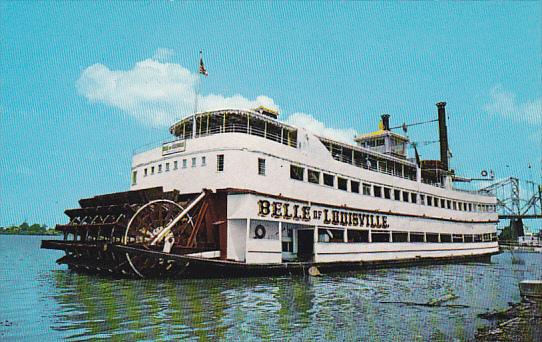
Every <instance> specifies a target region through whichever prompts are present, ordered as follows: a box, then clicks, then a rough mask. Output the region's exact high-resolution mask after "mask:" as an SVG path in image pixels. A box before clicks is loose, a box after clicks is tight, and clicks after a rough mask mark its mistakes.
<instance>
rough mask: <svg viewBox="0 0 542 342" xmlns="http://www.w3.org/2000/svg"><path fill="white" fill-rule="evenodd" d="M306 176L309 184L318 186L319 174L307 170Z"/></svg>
mask: <svg viewBox="0 0 542 342" xmlns="http://www.w3.org/2000/svg"><path fill="white" fill-rule="evenodd" d="M307 175H308V176H309V183H314V184H320V172H318V171H314V170H311V169H308V170H307Z"/></svg>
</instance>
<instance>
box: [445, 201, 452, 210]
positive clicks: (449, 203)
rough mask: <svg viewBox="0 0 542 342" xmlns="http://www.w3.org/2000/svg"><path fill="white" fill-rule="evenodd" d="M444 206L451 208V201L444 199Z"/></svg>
mask: <svg viewBox="0 0 542 342" xmlns="http://www.w3.org/2000/svg"><path fill="white" fill-rule="evenodd" d="M446 208H448V209H452V201H450V200H446Z"/></svg>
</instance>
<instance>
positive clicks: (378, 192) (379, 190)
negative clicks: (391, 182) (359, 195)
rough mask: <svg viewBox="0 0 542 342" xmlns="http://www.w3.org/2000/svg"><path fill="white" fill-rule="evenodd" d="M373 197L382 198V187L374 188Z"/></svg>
mask: <svg viewBox="0 0 542 342" xmlns="http://www.w3.org/2000/svg"><path fill="white" fill-rule="evenodd" d="M373 196H374V197H382V187H380V186H376V185H375V186H373Z"/></svg>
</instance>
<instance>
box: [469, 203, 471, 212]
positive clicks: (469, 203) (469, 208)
mask: <svg viewBox="0 0 542 342" xmlns="http://www.w3.org/2000/svg"><path fill="white" fill-rule="evenodd" d="M469 211H472V203H469Z"/></svg>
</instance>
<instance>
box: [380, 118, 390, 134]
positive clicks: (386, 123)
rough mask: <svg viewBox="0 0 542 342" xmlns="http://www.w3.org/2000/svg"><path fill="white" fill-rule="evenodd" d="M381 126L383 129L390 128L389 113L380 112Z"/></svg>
mask: <svg viewBox="0 0 542 342" xmlns="http://www.w3.org/2000/svg"><path fill="white" fill-rule="evenodd" d="M381 118H382V126H383V129H384V130H385V131H389V130H390V115H389V114H382V116H381Z"/></svg>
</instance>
